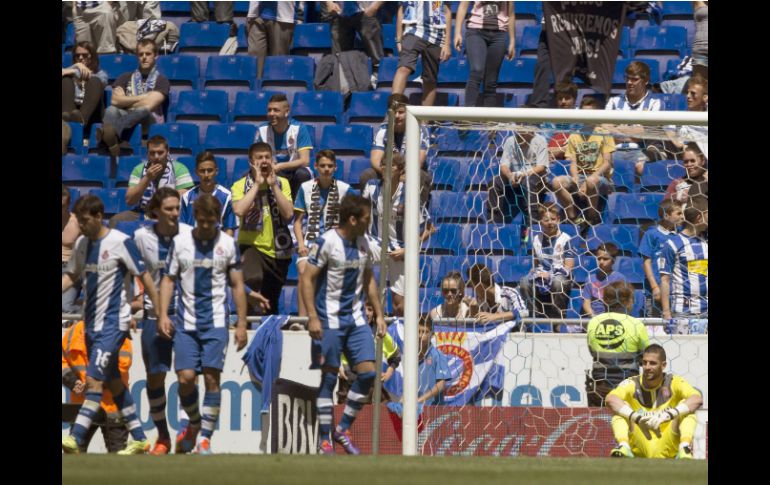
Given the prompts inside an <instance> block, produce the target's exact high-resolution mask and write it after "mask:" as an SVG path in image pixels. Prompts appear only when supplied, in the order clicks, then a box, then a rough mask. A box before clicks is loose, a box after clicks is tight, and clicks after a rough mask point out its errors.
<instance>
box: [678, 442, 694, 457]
mask: <svg viewBox="0 0 770 485" xmlns="http://www.w3.org/2000/svg"><path fill="white" fill-rule="evenodd" d="M676 459H677V460H692V459H693V457H692V448H690V446H688V445H685V446H683V447H681V448H679V452H678V453H677V454H676Z"/></svg>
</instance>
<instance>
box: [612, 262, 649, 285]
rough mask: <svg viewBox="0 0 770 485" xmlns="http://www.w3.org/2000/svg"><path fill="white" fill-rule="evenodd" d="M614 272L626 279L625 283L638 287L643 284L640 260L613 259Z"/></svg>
mask: <svg viewBox="0 0 770 485" xmlns="http://www.w3.org/2000/svg"><path fill="white" fill-rule="evenodd" d="M615 271H617V272H618V273H621V274H622V275H623V276H625V277H626V281H627V282H629V283H631V284H634V285H640V284H642V283H643V282H644V267H643V260H642V258H637V257H629V256H618V257H617V258H615Z"/></svg>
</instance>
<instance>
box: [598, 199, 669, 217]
mask: <svg viewBox="0 0 770 485" xmlns="http://www.w3.org/2000/svg"><path fill="white" fill-rule="evenodd" d="M662 200H663V194H660V193H645V194H623V193H613V194H610V197H609V201H608V203H607V207H608V209H609V214H610V220H611V221H613V222H617V221H625V220H632V221H634V222H636V223H637V224H638V223H639V221H642V220H648V221H655V220H657V219H658V205H660V202H661V201H662Z"/></svg>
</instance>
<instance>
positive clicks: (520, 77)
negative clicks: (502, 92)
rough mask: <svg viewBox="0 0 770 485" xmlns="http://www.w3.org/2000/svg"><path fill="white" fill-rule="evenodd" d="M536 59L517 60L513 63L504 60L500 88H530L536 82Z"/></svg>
mask: <svg viewBox="0 0 770 485" xmlns="http://www.w3.org/2000/svg"><path fill="white" fill-rule="evenodd" d="M535 64H537V60H536V59H531V58H515V59H513V60H511V61H509V60H507V59H504V60H503V65H502V67H501V68H500V76H499V77H498V80H497V87H498V88H505V87H511V88H530V87H532V83H533V82H534V80H535Z"/></svg>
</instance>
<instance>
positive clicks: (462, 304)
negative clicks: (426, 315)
mask: <svg viewBox="0 0 770 485" xmlns="http://www.w3.org/2000/svg"><path fill="white" fill-rule="evenodd" d="M441 296H442V297H443V298H444V302H443V303H442V304H440V305H437V306H436V307H435V308H434V309H432V310H431V311H430V318H431V319H433V320H436V319H439V318H468V317H469V315H470V311H471V304H472V303H473V299H472V298H471V297H468V296H465V281H463V277H462V275H461V274H460V272H459V271H450V272H449V273H447V274H446V275H445V276H444V278H443V279H442V280H441Z"/></svg>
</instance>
